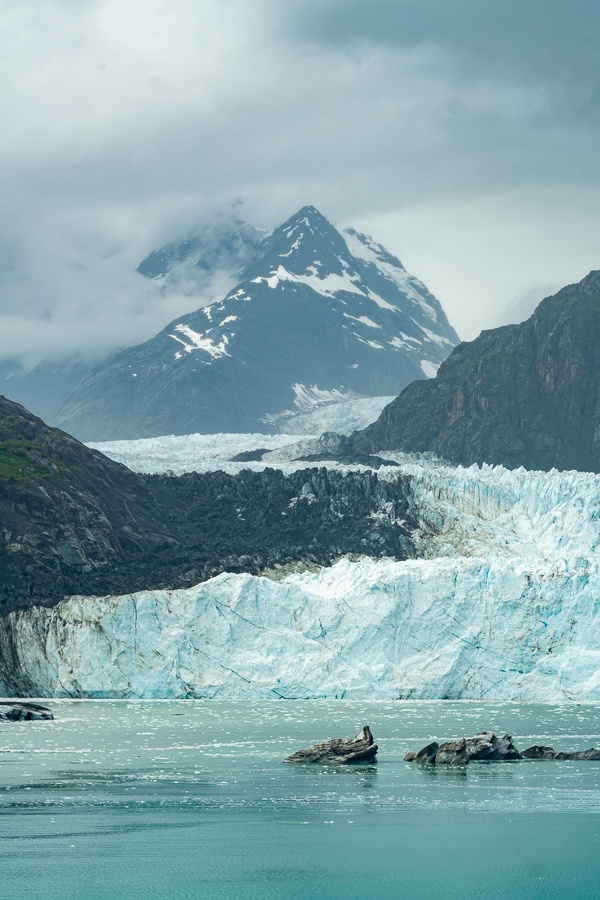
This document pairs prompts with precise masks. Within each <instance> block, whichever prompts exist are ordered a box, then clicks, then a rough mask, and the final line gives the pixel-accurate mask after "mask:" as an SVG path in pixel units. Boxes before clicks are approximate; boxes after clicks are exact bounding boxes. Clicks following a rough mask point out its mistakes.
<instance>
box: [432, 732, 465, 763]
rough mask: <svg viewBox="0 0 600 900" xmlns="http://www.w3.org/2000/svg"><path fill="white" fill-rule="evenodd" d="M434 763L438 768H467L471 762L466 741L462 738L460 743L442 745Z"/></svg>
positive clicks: (449, 742)
mask: <svg viewBox="0 0 600 900" xmlns="http://www.w3.org/2000/svg"><path fill="white" fill-rule="evenodd" d="M434 762H435V764H436V766H466V765H467V763H468V762H469V754H468V753H467V742H466V740H465V739H464V738H461V740H460V741H448V742H447V743H445V744H440V746H439V747H438V749H437V751H436V754H435V760H434Z"/></svg>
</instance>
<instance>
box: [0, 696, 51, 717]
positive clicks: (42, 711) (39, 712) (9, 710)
mask: <svg viewBox="0 0 600 900" xmlns="http://www.w3.org/2000/svg"><path fill="white" fill-rule="evenodd" d="M53 718H54V713H53V712H52V710H51V709H48V707H47V706H40V704H39V703H18V702H16V701H12V702H6V701H1V702H0V720H5V721H7V722H31V721H36V720H39V719H53Z"/></svg>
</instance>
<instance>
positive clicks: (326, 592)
mask: <svg viewBox="0 0 600 900" xmlns="http://www.w3.org/2000/svg"><path fill="white" fill-rule="evenodd" d="M599 616H600V573H599V572H598V567H597V566H592V565H590V564H585V563H583V562H581V563H580V565H579V566H577V567H574V568H570V567H569V566H567V565H566V564H564V563H560V562H554V563H547V562H542V561H540V562H538V563H537V564H536V565H532V563H531V561H530V560H527V561H524V560H512V559H508V558H505V559H499V558H497V559H487V560H486V559H466V558H463V559H437V560H432V561H424V560H419V561H411V562H405V563H397V562H392V561H386V562H374V561H372V560H366V559H365V560H361V561H359V562H350V561H348V560H342V561H341V562H339V563H338V564H336V565H335V566H333V567H331V568H329V569H323V570H322V571H321V572H320V573H319V574H312V575H311V574H302V575H293V576H290V577H288V578H287V579H285V580H284V581H282V582H274V581H271V580H270V579H268V578H258V577H255V576H250V575H221V576H219V577H218V578H215V579H212V580H211V581H209V582H206V583H205V584H201V585H198V586H197V587H194V588H191V589H189V590H185V591H162V592H161V591H153V592H141V593H138V594H133V595H128V596H123V597H108V598H80V597H74V598H71V599H69V600H67V601H65V602H63V603H62V604H60V605H59V606H58V607H55V608H54V609H44V608H41V607H38V608H36V609H34V610H31V611H28V612H24V613H15V614H12V617H11V618H12V621H11V626H12V632H13V636H14V637H15V640H14V642H13V647H12V652H13V654H16V657H17V659H18V662H19V664H20V665H21V666H22V667H23V668H25V667H26V670H27V672H28V675H29V683H28V685H27V688H28V691H29V693H31V694H37V695H38V696H50V695H52V696H59V697H60V696H70V697H72V696H75V697H145V698H150V697H154V698H157V697H175V698H177V697H203V698H212V697H223V698H248V699H265V698H276V697H282V698H299V697H301V698H311V697H343V698H346V699H357V700H358V699H386V700H391V699H395V698H407V697H408V698H415V699H417V698H418V699H434V698H453V699H454V698H474V699H487V700H498V699H503V700H539V701H559V700H562V699H565V700H566V699H569V700H573V699H581V698H586V699H589V700H596V699H600V628H599V627H598V626H599V625H600V620H599ZM2 643H3V644H4V643H5V636H4V635H3V640H2ZM3 649H4V648H3ZM3 656H4V659H5V661H6V660H7V655H6V654H3ZM25 664H26V666H25ZM7 668H9V666H7ZM13 671H14V669H13ZM3 677H4V682H5V683H4V685H3V687H4V691H5V693H11V692H12V691H14V689H15V687H16V686H15V685H14V684H13V683H11V678H10V672H9V671H5V672H4V675H3Z"/></svg>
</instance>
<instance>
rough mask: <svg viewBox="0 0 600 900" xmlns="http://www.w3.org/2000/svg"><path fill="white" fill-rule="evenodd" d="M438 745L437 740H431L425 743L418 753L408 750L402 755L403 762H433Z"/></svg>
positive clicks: (422, 763)
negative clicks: (429, 742)
mask: <svg viewBox="0 0 600 900" xmlns="http://www.w3.org/2000/svg"><path fill="white" fill-rule="evenodd" d="M439 746H440V745H439V744H438V743H437V741H432V743H431V744H427V746H426V747H423V749H422V750H419V752H418V753H415V752H414V751H412V750H410V751H409V752H408V753H407V754H406V756H405V757H404V760H405V762H416V763H419V765H426V764H427V763H434V762H435V754H436V753H437V751H438V748H439Z"/></svg>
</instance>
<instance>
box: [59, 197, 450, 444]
mask: <svg viewBox="0 0 600 900" xmlns="http://www.w3.org/2000/svg"><path fill="white" fill-rule="evenodd" d="M215 259H218V260H222V261H223V262H222V264H223V265H225V264H227V265H230V266H231V267H232V268H235V266H237V265H239V264H240V263H242V262H245V265H244V266H243V268H242V270H241V272H240V273H239V275H238V277H239V283H238V284H237V285H236V286H235V287H234V288H233V289H232V290H231V291H230V292H229V294H228V295H227V296H226V297H225V298H224V299H221V300H219V301H217V302H216V303H212V304H210V305H208V306H202V307H200V308H199V309H197V310H196V311H194V312H191V313H189V314H188V315H186V316H183V317H181V318H180V319H178V320H175V321H173V322H171V323H170V324H169V325H167V327H166V328H164V329H163V330H162V331H161V332H160V333H159V334H158V335H156V337H155V338H153V339H152V340H150V341H147V342H146V343H144V344H141V345H138V346H135V347H131V348H129V349H128V350H127V351H124V352H123V353H121V354H118V355H117V356H115V357H113V358H111V359H110V360H108V361H107V362H106V363H104V364H103V365H101V366H99V367H98V368H96V369H94V370H93V371H92V372H90V373H89V374H88V375H87V376H86V377H85V378H84V379H83V380H82V382H81V383H80V384H79V385H78V386H77V387H76V389H75V390H73V392H72V393H71V394H70V395H69V396H68V397H67V398H66V400H65V402H64V404H63V405H62V406H61V408H60V409H59V410H58V412H57V414H56V417H55V420H56V424H58V425H59V426H60V427H62V428H64V429H66V430H67V431H70V432H72V433H74V434H76V435H77V436H78V437H80V438H82V439H85V440H96V441H98V440H113V439H117V438H140V437H151V436H154V435H160V434H190V433H194V432H200V433H211V432H227V431H229V432H235V431H245V432H253V431H254V432H258V431H267V430H269V428H270V426H271V425H274V424H276V423H277V422H278V421H279V420H281V419H282V418H285V417H286V416H289V415H290V414H291V413H292V412H294V411H298V410H303V409H310V408H312V407H315V406H318V405H320V404H323V403H327V402H331V401H339V400H347V399H349V398H354V397H361V396H366V397H371V396H382V395H383V396H386V395H394V394H397V393H398V392H399V391H400V390H401V389H402V387H404V386H405V385H406V384H408V383H409V382H410V381H413V380H414V379H415V378H427V377H431V376H432V375H434V374H435V372H436V371H437V367H438V366H439V364H440V363H441V362H442V360H443V359H445V358H446V356H447V355H448V353H449V352H450V350H451V349H452V347H453V346H454V345H455V344H456V343H457V342H458V336H457V335H456V332H455V331H454V330H453V328H452V327H451V326H450V324H449V322H448V320H447V318H446V315H445V313H444V311H443V309H442V307H441V305H440V303H439V301H438V300H437V299H436V298H435V297H434V296H433V295H432V294H431V293H430V291H429V290H428V289H427V288H426V287H425V285H424V284H423V283H422V282H420V281H419V280H418V279H417V278H415V277H414V276H412V275H409V273H408V272H407V271H406V270H405V268H404V266H403V265H402V263H401V262H400V260H399V259H397V258H396V257H394V256H392V254H390V253H389V252H388V251H387V250H386V249H385V248H384V247H383V246H382V245H381V244H377V243H375V242H374V241H373V240H372V239H371V238H369V237H367V236H366V235H363V234H360V233H359V232H357V231H355V230H353V229H347V230H346V231H344V232H343V233H341V232H339V231H337V230H336V229H335V228H334V227H333V225H331V223H330V222H329V221H328V220H327V219H326V218H325V217H324V216H323V215H322V214H321V213H320V212H319V211H318V210H317V209H315V207H313V206H306V207H303V208H302V209H301V210H300V211H299V212H298V213H296V214H295V215H294V216H292V217H291V218H290V219H288V220H287V221H286V222H284V223H283V224H282V225H281V226H280V227H279V228H277V229H276V230H275V231H274V232H273V234H271V235H266V236H265V235H263V236H260V235H259V234H258V232H257V231H256V230H255V229H252V228H250V226H248V225H246V224H244V223H242V222H238V223H237V224H235V223H234V226H233V227H231V228H229V229H228V230H223V229H220V230H218V232H217V233H216V234H215V233H214V232H211V233H208V234H204V235H203V236H201V237H199V236H197V237H196V238H195V239H190V240H188V241H186V242H184V243H183V244H179V245H176V244H170V245H168V246H166V247H163V248H161V249H160V250H157V251H154V252H153V253H152V254H150V256H149V257H148V258H147V259H146V260H145V261H144V262H143V263H142V264H141V266H140V269H141V271H142V272H143V273H144V274H146V275H147V277H152V278H153V279H155V280H157V281H160V282H162V283H163V286H164V288H165V289H168V285H169V284H173V283H174V284H175V285H177V284H178V283H180V282H185V283H187V284H193V283H194V281H200V282H201V280H202V278H204V273H205V271H206V267H207V266H209V264H210V261H211V260H215ZM192 299H196V298H195V297H194V296H193V295H192V296H191V297H190V300H192Z"/></svg>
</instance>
